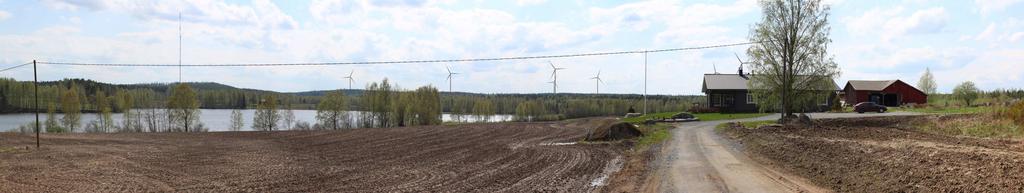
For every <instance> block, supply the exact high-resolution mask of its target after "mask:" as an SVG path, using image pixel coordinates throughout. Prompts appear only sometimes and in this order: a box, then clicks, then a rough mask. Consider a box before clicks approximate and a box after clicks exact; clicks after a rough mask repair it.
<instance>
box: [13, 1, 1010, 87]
mask: <svg viewBox="0 0 1024 193" xmlns="http://www.w3.org/2000/svg"><path fill="white" fill-rule="evenodd" d="M825 3H826V4H828V5H830V7H831V16H830V17H829V18H828V19H829V23H830V25H831V38H832V44H831V45H830V47H829V52H830V54H832V55H834V56H835V61H836V62H837V63H838V64H839V66H840V68H841V71H842V74H841V76H840V77H839V78H838V79H837V83H839V84H845V82H846V81H847V80H886V79H900V80H903V81H905V82H907V83H910V84H912V85H915V84H916V83H917V82H918V79H919V77H920V76H921V74H922V73H923V72H924V70H925V69H926V68H927V69H930V70H931V71H932V72H933V73H934V75H935V78H936V82H937V83H938V90H939V92H950V91H951V90H952V89H953V87H954V86H956V85H957V84H959V83H961V82H964V81H974V82H975V83H976V84H977V85H978V87H980V88H981V89H985V90H991V89H999V88H1024V86H1022V85H1024V11H1022V10H1024V0H976V1H966V0H963V1H924V0H907V1H850V0H828V1H825ZM179 13H180V23H179ZM760 18H761V9H760V7H759V5H758V2H757V1H756V0H739V1H582V0H559V1H554V0H517V1H512V0H509V1H484V0H468V1H454V0H380V1H369V0H313V1H269V0H252V1H249V0H239V1H217V0H185V1H131V0H42V1H15V0H0V67H2V68H6V67H9V66H14V65H18V64H23V63H25V62H29V61H32V60H39V61H50V62H82V63H147V64H149V63H155V64H177V63H178V61H179V52H178V51H179V31H178V30H179V24H180V25H181V32H180V35H181V41H180V45H181V53H180V55H181V57H180V59H181V62H182V63H184V64H221V63H304V62H362V61H394V60H429V59H464V58H493V57H514V56H536V55H552V54H575V53H589V52H608V51H632V50H653V49H666V48H682V47H695V46H707V45H719V44H732V43H742V42H748V41H749V39H748V35H749V31H750V28H751V26H752V25H754V24H755V23H757V22H758V21H759V20H760ZM746 48H747V46H734V47H726V48H715V49H703V50H690V51H680V52H664V53H651V54H648V55H647V59H646V62H647V77H648V78H647V93H650V94H670V95H695V94H701V81H702V78H703V74H705V73H714V72H715V71H716V69H717V71H718V72H720V73H734V72H735V71H736V70H737V68H738V67H739V65H740V64H739V62H738V61H737V60H736V57H735V56H734V54H739V55H740V57H743V55H742V54H743V53H744V51H745V50H746ZM549 63H551V64H554V65H556V66H558V67H561V68H566V69H565V70H560V71H558V92H574V93H593V92H595V91H596V89H597V88H596V86H598V85H599V86H600V92H601V93H643V92H644V63H645V59H644V56H643V55H640V54H629V55H613V56H597V57H582V58H556V59H535V60H514V61H485V62H460V63H424V64H386V65H338V66H307V67H220V68H212V67H202V68H184V69H182V79H183V81H188V82H220V83H224V84H228V85H233V86H237V87H243V88H254V89H264V90H274V91H282V92H296V91H308V90H325V89H338V88H348V85H349V83H348V80H347V79H345V78H344V77H345V76H348V75H349V73H353V75H354V80H355V81H354V83H353V86H354V87H355V88H362V87H364V86H365V85H366V84H367V83H368V82H370V81H380V80H382V79H384V78H388V79H389V81H391V82H393V83H396V84H397V85H398V86H399V87H401V88H406V89H414V88H416V87H420V86H424V85H433V86H435V87H438V88H439V89H441V90H446V91H447V90H449V87H448V82H447V81H446V77H447V71H446V69H445V68H446V66H450V68H451V69H452V70H453V71H455V72H458V73H460V74H458V75H456V76H455V77H453V80H452V88H451V89H452V90H454V91H463V92H478V93H547V92H551V91H552V86H551V84H550V83H548V82H550V81H552V80H551V67H549ZM38 68H39V76H40V80H59V79H63V78H87V79H94V80H97V81H102V82H111V83H154V82H176V81H178V69H177V68H175V67H146V68H140V67H88V66H56V65H44V64H40V65H39V67H38ZM599 71H600V73H601V74H600V77H601V79H602V80H603V84H597V83H596V82H595V81H594V80H593V79H591V77H594V76H595V75H596V74H597V73H598V72H599ZM0 77H12V78H15V79H18V80H31V79H32V68H30V67H24V68H19V69H16V70H11V71H7V72H0Z"/></svg>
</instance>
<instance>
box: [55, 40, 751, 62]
mask: <svg viewBox="0 0 1024 193" xmlns="http://www.w3.org/2000/svg"><path fill="white" fill-rule="evenodd" d="M755 43H758V42H744V43H733V44H719V45H710V46H697V47H683V48H669V49H657V50H633V51H619V52H591V53H578V54H561V55H539V56H516V57H496V58H469V59H442V60H397V61H366V62H311V63H238V64H143V63H77V62H49V61H41V62H39V64H50V65H70V66H106V67H245V66H253V67H267V66H334V65H378V64H412V63H453V62H481V61H502V60H530V59H550V58H575V57H589V56H607V55H623V54H645V53H658V52H677V51H686V50H701V49H710V48H721V47H731V46H740V45H750V44H755Z"/></svg>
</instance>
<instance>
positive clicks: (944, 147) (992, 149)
mask: <svg viewBox="0 0 1024 193" xmlns="http://www.w3.org/2000/svg"><path fill="white" fill-rule="evenodd" d="M931 118H933V117H876V118H856V119H827V120H818V121H816V124H815V126H811V127H804V128H800V127H761V128H756V129H749V128H743V127H742V126H739V125H733V126H732V127H729V128H727V129H725V130H724V131H723V132H724V133H725V134H727V135H728V136H730V137H731V138H733V139H736V140H738V141H740V142H741V143H742V144H743V146H744V149H745V151H747V152H748V153H749V154H750V155H751V157H752V158H754V159H756V160H759V161H761V162H763V163H765V164H768V165H774V166H777V168H781V169H783V170H787V171H788V172H790V173H794V174H798V175H801V176H803V177H805V178H807V179H810V180H811V181H813V182H814V183H816V184H818V185H819V186H822V187H829V188H831V189H834V190H836V191H838V192H1024V167H1022V166H1024V145H1022V144H1024V143H1022V141H1019V140H1000V139H981V138H962V137H953V136H945V135H936V134H929V133H923V132H919V131H917V130H915V129H913V128H912V127H911V126H910V125H913V124H911V123H912V122H914V121H921V120H927V119H931Z"/></svg>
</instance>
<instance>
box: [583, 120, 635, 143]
mask: <svg viewBox="0 0 1024 193" xmlns="http://www.w3.org/2000/svg"><path fill="white" fill-rule="evenodd" d="M640 136H643V133H641V132H640V130H639V129H637V128H636V126H635V125H633V124H632V123H627V122H621V121H614V122H605V123H601V125H600V126H597V127H595V128H594V129H593V131H591V132H590V134H589V135H587V141H614V140H622V139H633V138H637V137H640Z"/></svg>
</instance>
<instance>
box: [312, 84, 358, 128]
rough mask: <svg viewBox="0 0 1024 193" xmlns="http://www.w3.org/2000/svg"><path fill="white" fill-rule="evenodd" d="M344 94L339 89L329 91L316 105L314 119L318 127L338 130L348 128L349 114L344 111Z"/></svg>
mask: <svg viewBox="0 0 1024 193" xmlns="http://www.w3.org/2000/svg"><path fill="white" fill-rule="evenodd" d="M346 107H347V106H346V104H345V94H344V93H342V92H341V91H337V92H330V93H327V95H326V96H324V98H323V99H321V100H320V104H317V105H316V121H317V125H319V127H320V128H318V129H331V130H339V129H342V128H348V127H349V125H350V124H351V123H350V120H351V118H350V116H349V114H348V112H347V111H346Z"/></svg>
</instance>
